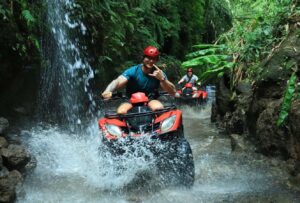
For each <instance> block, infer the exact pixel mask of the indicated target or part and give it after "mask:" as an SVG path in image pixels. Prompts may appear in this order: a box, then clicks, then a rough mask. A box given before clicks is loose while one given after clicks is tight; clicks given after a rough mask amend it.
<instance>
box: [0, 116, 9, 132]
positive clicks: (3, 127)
mask: <svg viewBox="0 0 300 203" xmlns="http://www.w3.org/2000/svg"><path fill="white" fill-rule="evenodd" d="M8 127H9V122H8V120H7V119H6V118H3V117H0V135H2V134H4V133H5V132H6V131H7V129H8Z"/></svg>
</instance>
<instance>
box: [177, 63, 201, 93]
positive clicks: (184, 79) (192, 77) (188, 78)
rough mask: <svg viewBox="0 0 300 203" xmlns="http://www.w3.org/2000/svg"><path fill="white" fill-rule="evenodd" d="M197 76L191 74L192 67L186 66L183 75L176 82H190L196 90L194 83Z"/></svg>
mask: <svg viewBox="0 0 300 203" xmlns="http://www.w3.org/2000/svg"><path fill="white" fill-rule="evenodd" d="M197 80H198V77H197V76H196V75H194V74H193V69H192V68H188V69H187V70H186V75H184V76H183V77H182V78H181V79H180V80H179V81H178V84H181V83H183V82H185V83H191V84H192V85H193V90H197V88H196V83H197Z"/></svg>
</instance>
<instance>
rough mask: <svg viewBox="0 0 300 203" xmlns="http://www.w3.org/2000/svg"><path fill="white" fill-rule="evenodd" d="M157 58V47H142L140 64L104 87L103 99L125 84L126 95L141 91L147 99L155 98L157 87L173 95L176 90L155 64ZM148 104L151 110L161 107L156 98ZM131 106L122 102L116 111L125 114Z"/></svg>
mask: <svg viewBox="0 0 300 203" xmlns="http://www.w3.org/2000/svg"><path fill="white" fill-rule="evenodd" d="M158 59H159V51H158V49H157V48H156V47H153V46H148V47H146V48H145V49H144V55H143V61H142V64H138V65H135V66H132V67H130V68H128V69H127V70H125V71H124V72H123V73H122V74H121V75H120V76H119V77H118V78H117V79H115V80H113V81H112V82H111V83H110V84H109V85H108V86H107V87H106V89H105V90H104V92H103V93H102V97H103V98H104V99H110V98H111V97H112V92H113V91H115V90H117V89H120V88H123V87H124V86H125V85H126V94H127V96H128V97H130V96H131V95H132V94H133V93H136V92H143V93H145V94H146V95H147V96H148V97H150V98H149V99H152V98H153V99H156V97H157V96H158V89H159V87H161V88H162V89H163V90H164V91H166V92H168V93H169V94H170V95H174V94H175V92H176V89H175V86H174V85H173V83H171V82H170V81H169V80H168V78H167V76H166V74H165V73H164V72H163V71H162V70H161V69H160V68H159V67H157V66H156V65H155V63H156V62H157V61H158ZM151 97H152V98H151ZM148 106H149V108H150V109H151V110H153V111H155V110H159V109H162V108H163V104H162V103H161V102H160V101H158V100H151V101H150V102H149V103H148ZM131 108H132V105H131V103H129V102H126V103H123V104H121V105H120V106H119V107H118V109H117V113H119V114H126V113H127V111H128V110H129V109H131Z"/></svg>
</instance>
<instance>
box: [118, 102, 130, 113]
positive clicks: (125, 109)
mask: <svg viewBox="0 0 300 203" xmlns="http://www.w3.org/2000/svg"><path fill="white" fill-rule="evenodd" d="M131 108H132V104H130V103H128V102H126V103H122V104H121V105H120V106H119V107H118V109H117V113H118V114H126V113H127V112H128V111H129V109H131Z"/></svg>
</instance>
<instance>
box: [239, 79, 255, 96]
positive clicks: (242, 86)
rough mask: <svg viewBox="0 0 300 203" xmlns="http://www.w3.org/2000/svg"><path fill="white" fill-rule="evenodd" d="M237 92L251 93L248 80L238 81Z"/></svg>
mask: <svg viewBox="0 0 300 203" xmlns="http://www.w3.org/2000/svg"><path fill="white" fill-rule="evenodd" d="M236 92H237V94H243V95H252V94H253V92H252V85H251V84H250V83H248V82H240V83H239V84H238V86H237V87H236Z"/></svg>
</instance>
